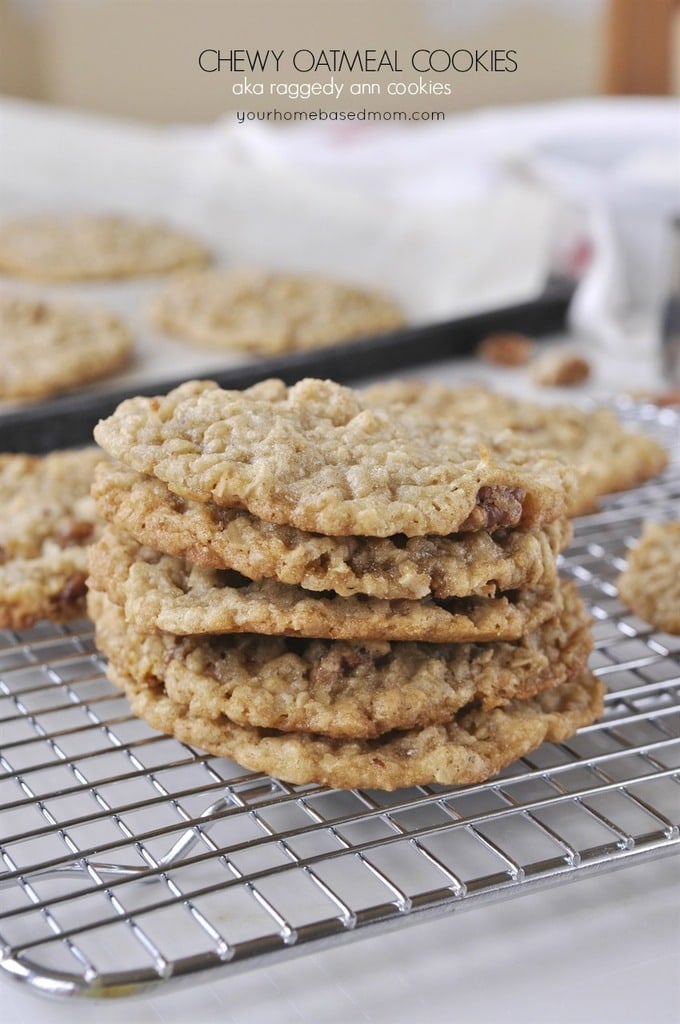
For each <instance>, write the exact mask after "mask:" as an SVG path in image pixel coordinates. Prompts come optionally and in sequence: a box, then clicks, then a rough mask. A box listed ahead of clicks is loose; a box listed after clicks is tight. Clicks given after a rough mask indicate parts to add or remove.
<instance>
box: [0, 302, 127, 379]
mask: <svg viewBox="0 0 680 1024" xmlns="http://www.w3.org/2000/svg"><path fill="white" fill-rule="evenodd" d="M0 351H2V367H1V368H0V398H44V397H46V396H47V395H52V394H55V393H56V392H59V391H66V390H68V389H69V388H74V387H78V385H80V384H87V383H89V382H90V381H93V380H98V379H99V378H101V377H106V376H108V375H109V374H111V373H114V372H115V371H116V370H118V369H120V367H122V366H124V365H125V364H126V363H127V362H129V360H130V358H131V356H132V336H131V335H130V332H129V331H128V329H127V327H126V326H125V324H124V323H123V322H122V320H120V319H119V318H118V317H117V316H114V315H113V313H109V312H107V311H106V310H101V309H96V308H91V309H90V308H86V307H79V306H69V305H64V304H61V303H60V304H53V303H51V302H43V301H41V300H39V299H29V298H25V297H22V296H18V295H0Z"/></svg>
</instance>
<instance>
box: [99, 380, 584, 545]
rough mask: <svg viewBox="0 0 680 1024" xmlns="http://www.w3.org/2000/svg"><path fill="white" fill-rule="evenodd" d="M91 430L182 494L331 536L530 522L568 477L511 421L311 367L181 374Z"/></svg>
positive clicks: (568, 493) (544, 515)
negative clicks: (313, 374)
mask: <svg viewBox="0 0 680 1024" xmlns="http://www.w3.org/2000/svg"><path fill="white" fill-rule="evenodd" d="M95 438H96V440H97V442H98V443H99V444H100V445H101V446H102V447H103V448H104V449H105V450H106V451H107V452H108V453H109V454H110V455H113V456H114V457H115V458H117V459H120V460H121V461H122V462H124V463H125V464H126V465H128V466H130V467H131V468H133V469H136V470H137V471H138V472H141V473H146V474H148V475H150V476H155V477H157V478H158V479H159V480H162V481H164V482H165V483H166V484H167V486H168V487H169V488H170V490H171V491H173V492H174V493H175V494H178V495H179V496H180V497H184V498H192V499H193V500H196V501H204V502H206V501H211V502H214V503H215V504H217V505H222V506H224V507H227V508H244V509H247V510H248V511H249V512H251V513H252V514H253V515H254V516H257V517H258V518H260V519H263V520H265V521H266V522H273V523H278V524H281V525H288V526H295V527H297V528H298V529H301V530H305V531H310V532H316V533H322V534H328V535H333V536H348V535H357V534H358V535H362V536H376V537H389V536H393V535H394V534H398V533H403V534H406V535H407V536H410V537H413V536H424V535H427V534H440V535H441V534H450V533H456V532H458V531H461V530H462V531H467V530H470V531H474V530H484V529H490V530H495V529H498V528H500V527H514V526H522V527H532V526H536V525H541V524H543V523H547V522H553V521H554V520H556V519H558V518H560V517H561V516H563V515H564V514H565V512H566V510H567V508H568V507H569V505H570V504H571V501H572V500H573V496H574V491H575V487H576V480H575V475H574V473H573V470H572V469H571V467H570V466H568V465H567V464H566V463H564V462H563V461H562V460H561V459H560V458H559V457H558V456H556V455H554V454H553V453H543V452H540V451H537V450H535V449H525V448H522V447H521V446H519V445H517V443H516V440H515V438H514V436H513V435H511V434H510V433H508V434H507V436H506V435H505V434H502V435H498V436H494V437H493V438H490V437H489V436H487V435H485V434H481V433H478V432H470V431H469V430H468V429H461V428H460V427H456V426H451V427H448V428H447V427H441V426H438V427H437V428H436V429H435V430H433V428H432V424H431V422H429V421H423V422H421V421H417V420H414V419H412V418H410V417H401V416H397V415H395V414H394V412H392V411H390V410H384V409H372V408H369V407H367V405H366V404H365V403H364V402H363V401H362V399H361V398H360V397H359V395H358V394H357V393H356V392H354V391H352V390H351V389H350V388H346V387H342V386H341V385H339V384H335V383H334V382H332V381H322V380H314V379H306V380H303V381H300V382H299V383H298V384H295V385H294V386H293V387H291V388H287V387H286V386H285V385H284V384H283V383H282V382H281V381H276V380H269V381H264V382H262V383H261V384H257V385H255V386H254V387H252V388H250V389H248V390H247V391H242V392H241V391H223V390H221V389H220V388H218V387H217V386H216V385H215V384H213V383H211V382H206V381H190V382H187V383H185V384H183V385H181V386H180V387H178V388H175V389H174V390H173V391H171V392H170V393H169V394H168V395H166V396H164V397H157V398H143V397H137V398H133V399H130V400H128V401H125V402H123V403H121V405H119V406H118V408H117V410H116V411H115V412H114V413H113V415H112V416H110V417H109V418H108V419H105V420H102V421H100V423H99V424H98V425H97V427H96V428H95Z"/></svg>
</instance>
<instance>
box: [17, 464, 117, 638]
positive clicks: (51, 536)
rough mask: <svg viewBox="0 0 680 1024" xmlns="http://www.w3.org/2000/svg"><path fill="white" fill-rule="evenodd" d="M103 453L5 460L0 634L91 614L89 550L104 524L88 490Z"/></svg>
mask: <svg viewBox="0 0 680 1024" xmlns="http://www.w3.org/2000/svg"><path fill="white" fill-rule="evenodd" d="M102 458H103V455H102V453H101V451H100V450H99V449H98V448H94V447H92V448H87V449H84V450H81V451H64V452H53V453H51V454H50V455H44V456H39V455H0V506H1V507H2V518H1V519H0V628H3V629H7V628H11V629H25V628H27V627H28V626H31V625H32V624H33V623H34V622H36V621H37V620H38V619H43V618H46V619H53V620H55V621H65V620H67V619H73V618H77V617H79V616H82V615H83V614H84V612H85V591H86V586H85V580H86V578H87V551H86V548H87V545H88V544H89V543H90V542H91V541H92V540H93V539H94V538H95V537H96V536H97V533H98V529H99V527H98V522H99V520H98V517H97V514H96V510H95V506H94V501H93V499H92V498H91V496H90V486H91V483H92V477H93V474H94V467H95V465H96V463H97V462H99V461H100V460H101V459H102Z"/></svg>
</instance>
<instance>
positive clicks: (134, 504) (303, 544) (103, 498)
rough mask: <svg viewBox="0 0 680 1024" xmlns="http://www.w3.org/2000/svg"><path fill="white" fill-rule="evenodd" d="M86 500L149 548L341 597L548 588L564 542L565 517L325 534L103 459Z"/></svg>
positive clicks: (209, 566) (206, 565) (446, 594)
mask: <svg viewBox="0 0 680 1024" xmlns="http://www.w3.org/2000/svg"><path fill="white" fill-rule="evenodd" d="M93 495H94V497H95V499H96V502H97V508H98V511H99V513H100V515H101V516H102V518H104V519H107V520H109V522H112V523H114V525H116V526H118V527H120V528H121V529H123V530H124V531H125V532H127V533H129V534H130V535H131V536H133V537H134V538H135V540H137V541H138V542H139V543H140V544H144V545H146V546H148V547H151V548H154V549H155V550H157V551H162V552H163V553H165V554H169V555H174V556H175V557H178V558H182V557H183V558H186V559H187V560H188V561H190V562H193V563H194V565H197V566H200V567H201V568H204V569H236V570H237V571H238V572H240V573H242V574H243V575H244V576H247V577H248V578H249V579H251V580H260V579H276V580H279V582H281V583H290V584H293V585H298V586H301V587H303V588H304V589H306V590H333V591H335V593H336V594H340V595H341V596H342V597H350V596H351V595H353V594H368V595H370V596H371V597H380V598H388V599H396V598H406V599H411V600H414V599H417V598H420V597H426V596H428V595H430V594H431V595H433V596H434V597H438V598H445V597H467V596H470V595H478V596H481V597H493V596H494V595H495V594H496V593H498V592H499V591H503V590H512V589H514V588H516V587H533V586H542V587H544V586H547V585H548V584H550V583H553V582H554V580H555V578H556V558H557V554H558V552H559V551H562V550H563V549H564V548H565V547H566V546H567V544H568V543H569V540H570V538H571V525H570V523H569V521H568V520H567V519H559V520H557V521H556V522H555V523H549V524H548V525H547V526H544V527H534V528H533V529H526V530H523V529H520V528H515V529H514V530H498V531H496V532H495V533H490V532H489V531H487V530H478V531H476V532H475V533H464V534H454V535H452V536H449V537H437V536H429V537H410V538H408V537H404V536H396V537H385V538H377V537H325V536H323V535H322V534H320V533H307V532H305V531H303V530H298V529H296V528H295V527H293V526H278V525H276V524H274V523H265V522H263V521H262V520H261V519H257V518H256V517H255V516H252V515H251V514H250V513H249V512H245V511H243V510H242V509H225V508H220V506H219V505H215V504H213V503H212V502H198V501H192V500H191V499H188V498H180V497H178V496H177V495H176V494H173V493H172V491H170V490H168V488H167V487H166V485H165V484H164V483H163V482H162V481H161V480H158V479H156V477H150V476H144V475H143V474H141V473H137V472H136V471H135V470H133V469H128V468H127V467H125V466H122V465H121V464H116V463H113V462H108V461H107V462H104V461H102V463H101V464H100V466H98V468H97V473H96V477H95V484H94V488H93Z"/></svg>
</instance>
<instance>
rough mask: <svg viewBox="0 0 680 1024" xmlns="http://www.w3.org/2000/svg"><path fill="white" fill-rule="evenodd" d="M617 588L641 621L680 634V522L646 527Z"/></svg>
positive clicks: (632, 551)
mask: <svg viewBox="0 0 680 1024" xmlns="http://www.w3.org/2000/svg"><path fill="white" fill-rule="evenodd" d="M617 586H618V590H619V597H620V598H621V600H622V601H623V603H624V604H626V605H627V606H628V607H629V608H630V609H631V611H633V612H634V613H635V614H636V615H639V617H640V618H641V619H644V621H645V622H648V623H649V624H650V625H651V626H654V628H655V629H661V630H663V631H664V632H665V633H674V634H680V521H679V522H671V523H652V522H646V523H645V524H644V527H643V530H642V536H641V537H640V539H639V541H638V542H637V544H636V545H635V547H634V548H632V549H631V551H630V552H629V554H628V566H627V567H626V569H624V571H623V572H622V573H621V575H620V576H619V578H618V580H617Z"/></svg>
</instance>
